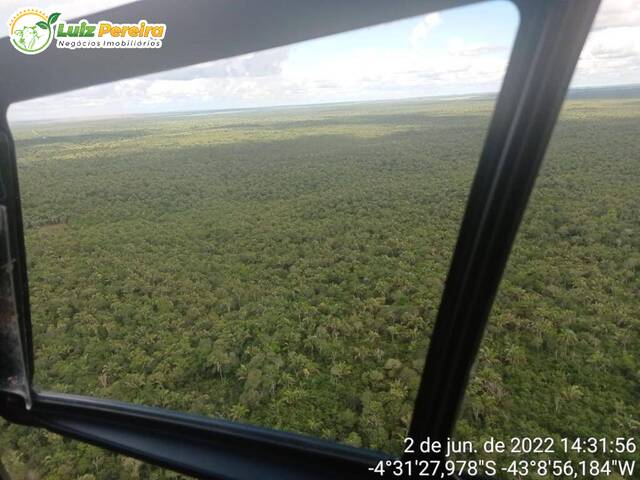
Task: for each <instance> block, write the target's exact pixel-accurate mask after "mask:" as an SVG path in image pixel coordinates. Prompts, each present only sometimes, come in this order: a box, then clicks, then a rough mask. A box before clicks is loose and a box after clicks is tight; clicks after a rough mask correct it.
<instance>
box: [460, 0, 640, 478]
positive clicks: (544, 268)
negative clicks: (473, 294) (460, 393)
mask: <svg viewBox="0 0 640 480" xmlns="http://www.w3.org/2000/svg"><path fill="white" fill-rule="evenodd" d="M619 7H621V6H620V5H617V4H615V2H608V3H607V2H604V4H603V7H602V10H601V12H600V14H599V16H598V18H597V19H596V23H595V26H594V29H593V32H592V33H591V35H590V37H589V39H588V41H587V44H586V46H585V49H584V51H583V54H582V57H581V60H580V63H579V65H578V69H577V71H576V76H575V78H574V82H573V88H572V90H570V92H569V95H568V98H567V100H566V101H565V104H564V107H563V110H562V113H561V115H560V120H559V122H558V125H557V126H556V129H555V132H554V134H553V138H552V141H551V144H550V147H549V151H548V153H547V156H546V159H545V161H544V164H543V167H542V171H541V173H540V176H539V178H538V179H537V182H536V186H535V189H534V192H533V195H532V199H531V201H530V205H529V208H528V210H527V212H526V213H525V216H524V221H523V224H522V226H521V228H520V232H519V233H518V237H517V240H516V243H515V245H514V248H513V251H512V253H511V257H510V260H509V264H508V266H507V269H506V273H505V276H504V278H503V280H502V283H501V286H500V290H499V293H498V296H497V299H496V303H495V304H494V306H493V311H492V314H491V317H490V320H489V326H488V330H487V334H486V336H485V339H484V341H483V344H482V347H481V351H480V356H479V359H478V361H477V366H476V368H475V373H474V375H473V378H472V381H471V384H470V387H469V389H468V395H467V399H466V402H465V407H464V411H463V414H462V419H461V420H460V421H459V423H458V432H457V435H458V437H460V438H461V439H471V440H474V441H478V440H480V439H488V438H490V437H494V438H495V439H500V440H503V441H505V442H507V443H508V442H510V441H511V439H513V438H523V437H525V438H535V437H542V438H545V437H549V438H551V439H552V440H553V444H554V450H555V452H554V453H553V454H550V455H542V456H541V455H535V454H534V455H533V456H532V455H524V457H526V458H527V459H528V460H537V459H540V458H545V457H550V458H551V459H554V460H556V459H558V460H562V459H563V460H569V459H570V460H573V461H574V463H573V465H574V466H575V468H576V469H578V468H580V467H579V462H580V461H590V460H591V459H595V460H598V461H599V462H601V465H603V463H602V462H605V461H607V460H616V462H617V461H618V460H619V459H620V460H624V459H627V460H630V459H637V458H638V456H637V455H638V453H637V451H635V452H634V451H632V450H633V447H632V446H630V445H629V446H628V448H627V447H624V448H623V449H622V451H620V452H616V451H615V449H616V442H618V441H619V440H618V439H621V440H620V441H621V442H622V443H621V444H624V445H627V443H626V442H627V441H628V439H631V438H634V439H635V440H634V442H637V441H638V432H639V431H640V430H639V429H640V423H639V422H640V407H639V406H640V402H639V395H638V385H639V382H640V376H639V372H640V362H639V358H640V357H639V355H638V353H639V352H640V335H638V333H639V328H640V324H639V323H638V318H640V317H639V315H638V314H639V313H640V295H639V294H638V293H639V292H640V283H639V281H640V275H639V273H640V254H639V252H640V243H639V241H638V239H639V236H638V232H640V216H639V212H640V208H639V207H640V164H639V163H638V158H639V157H640V145H639V144H638V140H637V139H638V136H639V135H640V88H638V86H637V85H622V86H620V85H616V84H619V83H622V82H627V83H630V84H631V83H633V82H637V79H638V77H637V72H636V71H635V70H633V69H632V68H629V65H632V64H634V62H635V63H637V62H638V61H639V60H640V53H639V52H638V51H637V50H635V51H634V50H633V49H631V50H625V49H624V48H623V47H624V40H623V39H624V38H625V37H624V35H623V33H624V32H626V31H628V30H629V29H633V28H635V29H637V28H638V27H637V24H636V26H632V24H633V21H634V20H633V19H632V18H626V17H625V15H624V12H625V10H624V8H622V9H620V8H619ZM629 41H632V39H631V38H630V39H629ZM620 42H622V43H620ZM614 50H615V51H616V52H626V53H625V54H624V55H618V56H616V57H615V58H614V57H613V56H612V54H611V52H612V51H614ZM634 75H635V76H634ZM594 83H595V84H596V85H597V84H604V85H605V86H602V87H599V88H588V87H587V86H588V85H589V84H591V85H593V84H594ZM589 437H593V438H596V439H598V442H597V443H596V446H595V447H593V448H595V450H594V451H593V452H591V451H589V450H588V448H590V445H591V443H587V439H588V438H589ZM563 438H564V439H566V440H563ZM602 439H604V441H603V440H602ZM576 440H578V443H575V442H576ZM515 442H516V443H517V440H516V441H515ZM567 442H568V443H567ZM603 442H604V443H603ZM632 443H633V442H632ZM635 444H636V445H637V443H635ZM499 458H502V461H503V462H507V463H506V466H508V465H509V463H508V461H511V460H521V459H522V458H523V455H521V454H517V453H512V454H511V455H508V454H507V455H500V456H499ZM611 467H612V470H611V472H612V473H611V476H612V478H622V477H624V478H631V477H633V475H630V476H629V471H626V474H623V472H622V471H621V470H620V468H622V467H621V465H620V464H615V465H612V466H611ZM576 471H577V472H580V470H576ZM604 474H605V472H604V471H603V472H602V475H604ZM530 475H532V474H530ZM530 475H523V476H524V477H526V478H529V476H530ZM563 475H568V474H567V473H565V474H563ZM580 475H582V474H579V476H580ZM636 475H637V468H636ZM583 476H585V475H583ZM586 476H587V477H593V476H596V475H595V474H594V473H593V471H592V472H590V473H588V474H587V475H586ZM607 476H609V474H607ZM603 478H604V477H603Z"/></svg>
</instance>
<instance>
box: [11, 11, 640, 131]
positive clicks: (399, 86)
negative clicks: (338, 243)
mask: <svg viewBox="0 0 640 480" xmlns="http://www.w3.org/2000/svg"><path fill="white" fill-rule="evenodd" d="M122 3H126V0H100V1H98V0H89V1H87V0H84V1H80V0H61V1H59V2H50V1H46V2H39V3H38V2H29V5H28V6H36V7H39V8H42V9H43V10H45V11H46V12H49V10H51V11H53V9H55V10H56V11H60V12H62V17H63V18H65V17H66V18H67V19H69V18H73V17H75V16H79V15H84V14H87V13H89V12H91V11H95V10H98V9H104V8H108V7H110V6H113V5H115V4H122ZM24 4H25V2H19V1H18V0H6V2H5V3H3V4H2V6H0V15H4V16H5V17H7V18H8V17H9V16H10V15H11V14H12V13H13V12H14V11H15V10H17V9H18V8H20V7H22V6H23V5H24ZM636 7H637V8H636ZM638 11H640V0H604V7H603V9H602V11H601V12H600V14H599V17H598V20H597V23H596V27H595V28H594V31H593V33H592V34H591V36H590V39H589V41H588V42H587V46H586V47H585V51H584V52H583V56H582V57H583V58H582V59H581V62H580V65H579V69H578V72H577V74H576V77H575V78H574V85H579V86H586V85H589V86H595V85H612V84H628V83H636V82H640V43H639V41H640V40H639V39H640V16H639V14H638ZM107 20H112V21H117V20H118V19H107ZM518 22H519V18H518V12H517V9H516V8H515V7H514V6H513V4H512V3H511V2H509V1H507V0H498V1H490V2H483V3H478V4H474V5H471V6H467V7H462V8H457V9H452V10H446V11H443V12H439V13H436V14H431V15H428V16H419V17H414V18H410V19H406V20H401V21H397V22H393V23H390V24H385V25H380V26H375V27H370V28H366V29H362V30H357V31H353V32H349V33H344V34H340V35H335V36H332V37H326V38H322V39H316V40H312V41H308V42H304V43H300V44H294V45H290V46H287V47H282V48H278V49H273V50H267V51H264V52H257V53H255V54H250V55H244V56H241V57H235V58H231V59H226V60H221V61H217V62H210V63H207V64H202V65H197V66H192V67H187V68H184V69H180V70H176V71H170V72H163V73H160V74H155V75H152V76H149V77H141V78H137V79H130V80H124V81H120V82H116V83H114V84H109V85H103V86H98V87H93V88H90V89H85V90H81V91H76V92H70V93H67V94H64V95H60V96H57V97H49V98H45V99H38V100H33V101H30V102H24V103H23V104H20V105H16V106H12V107H11V109H10V118H11V119H17V120H25V119H31V118H36V117H38V118H42V116H43V113H44V115H46V117H49V118H56V117H62V116H64V115H65V114H67V115H68V114H69V112H71V115H72V116H87V115H88V112H90V113H89V114H90V115H97V116H101V115H114V114H119V113H144V112H159V111H175V110H200V109H222V108H245V107H261V106H272V105H293V104H309V103H326V102H339V101H358V100H376V99H395V98H411V97H424V96H439V95H459V94H470V93H484V92H496V91H497V90H498V89H499V87H500V84H501V81H502V77H503V75H504V71H505V68H506V65H507V62H508V57H509V53H510V50H511V46H512V43H513V40H514V37H515V34H516V30H517V26H518ZM166 23H167V29H170V28H171V21H170V19H167V20H166ZM2 33H4V34H6V31H5V32H2Z"/></svg>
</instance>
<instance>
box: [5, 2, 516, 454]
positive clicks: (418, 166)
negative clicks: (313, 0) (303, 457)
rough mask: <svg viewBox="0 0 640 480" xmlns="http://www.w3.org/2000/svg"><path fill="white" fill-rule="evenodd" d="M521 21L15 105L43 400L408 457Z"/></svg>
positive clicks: (354, 40)
mask: <svg viewBox="0 0 640 480" xmlns="http://www.w3.org/2000/svg"><path fill="white" fill-rule="evenodd" d="M479 18H493V19H495V22H493V21H492V22H484V21H483V22H478V19H479ZM517 21H518V16H517V10H516V9H515V8H514V6H513V5H512V4H511V3H508V2H490V3H486V4H480V5H474V6H470V7H467V8H463V9H456V10H451V11H445V12H441V13H434V14H430V15H427V16H422V17H418V18H412V19H407V20H403V21H399V22H394V23H391V24H387V25H383V26H379V27H374V28H369V29H364V30H358V31H355V32H351V33H347V34H343V35H336V36H333V37H328V38H325V39H319V40H314V41H310V42H305V43H302V44H296V45H292V46H289V47H282V48H278V49H273V50H269V51H265V52H261V53H256V54H251V55H245V56H242V57H237V58H232V59H229V60H224V61H219V62H213V63H208V64H204V65H198V66H194V67H190V68H187V69H181V70H176V71H171V72H164V73H161V74H156V75H153V76H150V77H142V78H136V79H130V80H125V81H121V82H118V83H115V84H110V85H104V86H97V87H93V88H90V89H86V90H83V91H76V92H71V93H68V94H64V95H58V96H54V97H49V98H43V99H37V100H33V101H30V102H25V103H22V104H18V105H14V106H12V107H11V110H10V119H11V126H12V131H13V133H14V136H15V139H16V148H17V154H18V169H19V176H20V187H21V194H22V206H23V214H24V225H25V235H26V245H27V255H28V273H29V285H30V296H31V311H32V322H33V331H34V334H33V337H34V348H35V357H36V358H35V362H36V373H35V384H36V387H37V388H39V389H44V390H50V391H58V392H68V393H75V394H85V395H92V396H98V397H105V398H110V399H117V400H123V401H129V402H135V403H139V404H146V405H154V406H160V407H166V408H171V409H174V410H180V411H188V412H193V413H198V414H204V415H208V416H212V417H221V418H225V419H229V420H235V421H241V422H247V423H252V424H258V425H262V426H268V427H273V428H277V429H283V430H287V431H296V432H302V433H305V434H310V435H314V436H319V437H322V438H326V439H330V440H335V441H338V442H344V443H349V444H352V445H357V446H363V447H369V448H374V449H380V450H384V451H388V452H392V453H399V451H400V450H401V448H402V438H403V437H404V435H405V434H406V431H407V428H408V424H409V421H410V418H411V412H412V409H413V401H414V398H415V395H416V390H417V387H418V382H419V378H420V374H421V370H422V365H423V361H424V358H425V355H426V347H427V343H428V338H429V335H430V332H431V328H432V326H433V322H434V319H435V312H436V310H437V307H438V304H439V301H440V296H441V293H442V286H443V283H444V279H445V276H446V272H447V269H448V265H449V262H450V258H451V253H452V250H453V246H454V243H455V239H456V235H457V232H458V226H459V223H460V220H461V217H462V211H463V208H464V203H465V200H466V197H467V192H468V189H469V186H470V183H471V179H472V176H473V173H474V170H475V168H476V165H477V160H478V157H479V154H480V149H481V147H482V142H483V140H484V136H485V134H486V130H487V126H488V123H489V121H490V118H491V112H492V110H493V107H494V104H495V92H496V91H497V90H498V89H499V87H500V82H501V80H502V77H503V75H504V71H505V68H506V64H507V61H508V56H509V52H510V48H511V43H512V41H513V36H514V34H515V30H516V26H517ZM167 28H171V25H170V23H168V25H167Z"/></svg>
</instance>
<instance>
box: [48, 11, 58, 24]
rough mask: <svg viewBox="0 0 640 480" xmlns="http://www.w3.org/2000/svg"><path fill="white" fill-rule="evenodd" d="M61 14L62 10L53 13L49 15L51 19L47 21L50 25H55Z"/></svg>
mask: <svg viewBox="0 0 640 480" xmlns="http://www.w3.org/2000/svg"><path fill="white" fill-rule="evenodd" d="M59 16H60V12H55V13H52V14H51V15H49V19H48V20H47V23H48V24H49V25H53V24H54V23H55V21H56V20H58V17H59Z"/></svg>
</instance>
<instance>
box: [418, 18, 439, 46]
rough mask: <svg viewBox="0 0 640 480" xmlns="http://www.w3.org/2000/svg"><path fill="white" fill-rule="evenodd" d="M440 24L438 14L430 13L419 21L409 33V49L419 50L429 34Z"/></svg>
mask: <svg viewBox="0 0 640 480" xmlns="http://www.w3.org/2000/svg"><path fill="white" fill-rule="evenodd" d="M441 24H442V16H441V15H440V14H439V13H430V14H428V15H425V16H424V17H422V19H420V22H418V24H417V25H416V26H415V27H413V30H412V31H411V39H410V42H411V48H419V47H420V46H421V45H422V44H423V43H424V40H425V38H427V36H428V35H429V32H431V30H433V29H434V28H436V27H437V26H438V25H441Z"/></svg>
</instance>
